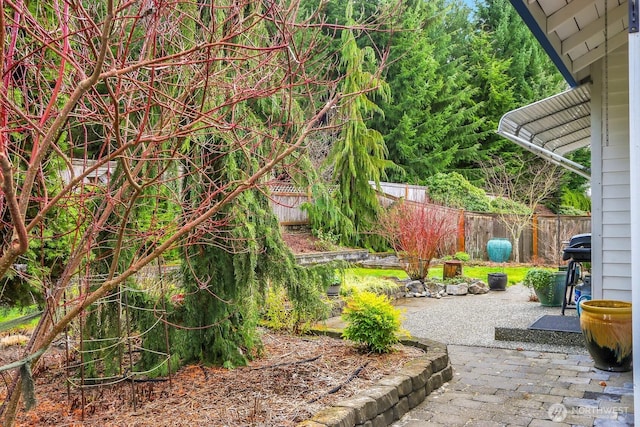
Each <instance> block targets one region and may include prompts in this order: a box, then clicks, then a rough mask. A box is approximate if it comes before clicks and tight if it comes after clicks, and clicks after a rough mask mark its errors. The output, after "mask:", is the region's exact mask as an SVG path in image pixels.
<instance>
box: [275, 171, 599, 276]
mask: <svg viewBox="0 0 640 427" xmlns="http://www.w3.org/2000/svg"><path fill="white" fill-rule="evenodd" d="M382 189H383V193H381V194H380V201H381V204H382V205H383V206H388V205H389V204H390V203H392V202H393V201H395V200H397V199H400V198H402V199H405V200H411V201H416V202H423V201H424V200H425V194H426V193H425V191H424V187H420V186H414V185H405V184H392V183H382ZM310 200H311V196H310V194H309V193H303V192H300V191H297V190H296V189H295V188H293V187H292V186H279V187H273V188H272V190H271V207H272V209H273V211H274V212H275V214H276V216H277V217H278V218H279V220H280V224H281V225H283V226H295V225H307V224H308V223H309V220H308V217H307V213H306V212H304V211H303V210H301V209H300V205H301V204H302V203H304V202H307V201H310ZM440 208H441V207H440ZM450 211H451V215H456V216H457V222H458V233H457V235H456V236H452V237H451V243H450V245H449V246H450V247H452V248H455V250H457V251H460V252H466V253H468V254H469V255H470V256H471V257H472V258H473V259H480V260H487V259H488V256H487V242H488V241H489V240H490V239H491V238H494V237H506V238H509V240H511V238H510V236H508V232H507V230H506V229H505V226H504V224H503V223H502V222H501V221H500V219H499V216H498V215H497V214H490V213H484V212H467V211H462V210H453V209H450ZM590 232H591V217H590V216H567V215H535V216H534V217H533V220H532V222H531V224H529V225H528V226H527V227H526V228H525V229H524V231H523V233H522V236H521V237H520V241H519V251H520V262H544V263H548V264H554V265H560V264H563V262H562V249H563V248H564V245H565V244H566V242H567V241H568V240H569V239H570V238H571V236H573V235H576V234H580V233H590ZM511 243H512V244H513V242H511ZM515 251H516V248H513V251H512V252H511V260H514V256H515Z"/></svg>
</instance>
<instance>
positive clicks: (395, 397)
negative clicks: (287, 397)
mask: <svg viewBox="0 0 640 427" xmlns="http://www.w3.org/2000/svg"><path fill="white" fill-rule="evenodd" d="M317 333H322V334H325V335H329V336H334V335H337V336H338V337H340V335H339V332H336V331H334V332H333V333H332V331H317ZM400 342H401V343H402V344H404V345H408V346H414V347H418V348H420V349H422V350H424V351H425V352H426V354H425V355H424V356H420V357H418V358H415V359H413V360H410V361H409V362H407V363H406V364H405V365H404V366H403V367H402V369H401V370H400V371H398V372H397V373H394V374H390V375H387V376H385V377H383V378H381V379H380V380H379V381H378V382H377V383H376V384H375V385H374V386H373V387H370V388H368V389H366V390H364V391H363V392H362V393H361V394H359V395H358V396H354V397H352V398H350V399H346V400H344V401H342V402H340V403H338V404H335V405H333V406H329V407H327V408H324V409H322V410H321V411H320V412H318V413H316V414H315V415H314V416H313V417H311V419H309V420H305V421H303V422H301V423H299V424H298V427H386V426H389V425H391V424H392V423H393V422H395V421H397V420H399V419H400V418H402V416H403V415H404V414H406V413H407V412H409V410H411V409H413V408H415V407H416V406H418V405H419V404H420V403H422V401H424V399H425V398H426V397H427V396H428V395H429V394H430V393H431V392H432V391H434V390H436V389H438V388H440V387H441V386H442V384H444V383H445V382H447V381H449V380H451V378H452V377H453V369H452V367H451V364H450V363H449V354H448V353H447V347H446V346H445V345H444V344H441V343H439V342H436V341H432V340H428V339H424V338H412V339H407V340H401V341H400Z"/></svg>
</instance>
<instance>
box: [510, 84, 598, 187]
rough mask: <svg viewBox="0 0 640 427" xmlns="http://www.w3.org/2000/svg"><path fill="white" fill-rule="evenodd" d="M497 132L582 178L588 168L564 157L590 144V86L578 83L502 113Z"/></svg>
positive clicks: (588, 176)
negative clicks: (550, 95)
mask: <svg viewBox="0 0 640 427" xmlns="http://www.w3.org/2000/svg"><path fill="white" fill-rule="evenodd" d="M498 134H500V135H502V136H504V137H505V138H507V139H509V140H511V141H513V142H515V143H516V144H518V145H520V146H522V147H524V148H525V149H527V150H529V151H531V152H533V153H535V154H536V155H538V156H540V157H543V158H545V159H546V160H548V161H550V162H552V163H555V164H557V165H560V166H562V167H565V168H567V169H569V170H571V171H572V172H575V173H577V174H579V175H581V176H583V177H585V178H590V177H591V173H590V170H589V168H588V167H586V166H584V165H581V164H579V163H576V162H574V161H572V160H569V159H567V158H566V157H565V156H566V154H568V153H571V152H572V151H575V150H577V149H579V148H583V147H586V146H588V145H590V143H591V88H590V85H588V84H586V85H582V86H578V87H576V88H573V89H569V90H567V91H565V92H562V93H559V94H557V95H554V96H552V97H549V98H546V99H543V100H542V101H538V102H535V103H533V104H529V105H526V106H524V107H521V108H518V109H517V110H513V111H510V112H508V113H507V114H505V115H504V116H502V118H501V119H500V123H499V125H498Z"/></svg>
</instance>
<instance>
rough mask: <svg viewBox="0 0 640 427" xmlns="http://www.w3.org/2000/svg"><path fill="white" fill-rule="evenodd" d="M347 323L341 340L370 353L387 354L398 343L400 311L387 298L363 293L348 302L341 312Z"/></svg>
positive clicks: (371, 293) (400, 320) (400, 330)
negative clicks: (363, 347)
mask: <svg viewBox="0 0 640 427" xmlns="http://www.w3.org/2000/svg"><path fill="white" fill-rule="evenodd" d="M342 318H343V319H344V320H345V321H346V322H347V327H346V328H345V329H344V331H343V333H342V336H343V337H344V338H346V339H348V340H350V341H354V342H356V343H360V344H364V345H365V346H366V348H367V350H369V351H373V352H376V353H388V352H390V351H391V349H392V347H393V345H394V344H396V343H397V342H398V336H397V335H398V334H399V333H404V330H403V329H402V327H401V322H402V316H401V314H400V310H398V309H397V308H395V307H393V306H392V305H391V302H390V301H389V298H388V297H387V296H385V295H376V294H374V293H373V292H360V293H358V294H355V295H353V296H352V297H351V298H349V299H348V300H347V303H346V305H345V307H344V310H343V312H342Z"/></svg>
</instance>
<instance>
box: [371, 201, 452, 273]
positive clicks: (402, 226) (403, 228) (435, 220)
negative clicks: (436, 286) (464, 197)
mask: <svg viewBox="0 0 640 427" xmlns="http://www.w3.org/2000/svg"><path fill="white" fill-rule="evenodd" d="M456 218H457V217H456V215H455V214H454V213H453V212H452V211H451V210H450V209H447V208H444V207H442V206H437V205H430V204H424V203H415V202H406V201H405V202H400V203H397V204H394V205H392V206H391V207H390V208H389V209H387V210H386V211H385V212H384V213H383V214H382V215H381V216H380V233H381V234H382V236H383V237H384V238H385V239H386V240H387V241H388V242H389V244H390V245H391V246H392V247H393V249H394V250H395V251H396V252H397V253H398V254H399V256H400V258H401V259H402V260H403V261H404V269H405V271H406V272H407V274H408V275H409V277H410V278H411V279H414V280H424V279H426V277H427V274H428V273H429V266H430V264H431V261H432V260H433V258H435V257H436V256H437V255H438V253H439V252H440V251H441V250H442V249H443V248H444V247H445V244H446V242H447V240H448V238H449V237H451V236H452V235H455V231H456V228H457V221H456Z"/></svg>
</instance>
